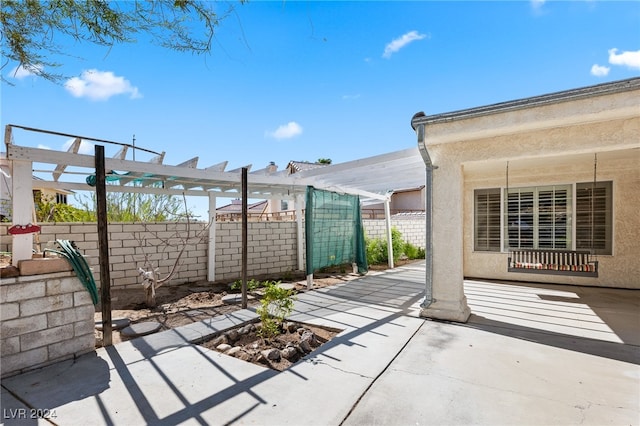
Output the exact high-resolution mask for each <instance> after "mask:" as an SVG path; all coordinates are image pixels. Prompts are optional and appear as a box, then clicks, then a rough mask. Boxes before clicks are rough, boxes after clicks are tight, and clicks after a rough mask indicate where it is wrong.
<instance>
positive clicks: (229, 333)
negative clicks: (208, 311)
mask: <svg viewBox="0 0 640 426" xmlns="http://www.w3.org/2000/svg"><path fill="white" fill-rule="evenodd" d="M225 334H226V336H227V338H228V339H229V340H230V341H231V342H235V341H236V340H238V330H229V331H227V332H226V333H225Z"/></svg>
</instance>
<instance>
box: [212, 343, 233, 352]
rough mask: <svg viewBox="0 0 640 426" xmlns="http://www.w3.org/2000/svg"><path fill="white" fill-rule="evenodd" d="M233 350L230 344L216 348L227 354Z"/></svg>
mask: <svg viewBox="0 0 640 426" xmlns="http://www.w3.org/2000/svg"><path fill="white" fill-rule="evenodd" d="M231 348H232V346H231V345H230V344H228V343H220V344H219V345H217V346H216V350H218V351H220V352H227V351H228V350H229V349H231Z"/></svg>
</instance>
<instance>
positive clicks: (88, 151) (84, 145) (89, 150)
mask: <svg viewBox="0 0 640 426" xmlns="http://www.w3.org/2000/svg"><path fill="white" fill-rule="evenodd" d="M73 141H75V139H69V140H68V141H66V142H65V143H64V145H62V149H63V150H65V151H68V150H69V148H70V147H71V145H72V144H73ZM78 154H85V155H93V154H95V145H94V144H93V143H91V142H88V141H85V140H84V139H83V140H81V141H80V148H78Z"/></svg>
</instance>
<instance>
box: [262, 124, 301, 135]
mask: <svg viewBox="0 0 640 426" xmlns="http://www.w3.org/2000/svg"><path fill="white" fill-rule="evenodd" d="M301 134H302V126H300V125H299V124H298V123H296V122H295V121H290V122H289V123H287V124H283V125H282V126H280V127H278V128H277V129H276V130H275V131H273V132H269V131H267V132H265V136H267V137H270V138H274V139H290V138H293V137H295V136H298V135H301Z"/></svg>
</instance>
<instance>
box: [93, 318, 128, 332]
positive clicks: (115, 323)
mask: <svg viewBox="0 0 640 426" xmlns="http://www.w3.org/2000/svg"><path fill="white" fill-rule="evenodd" d="M129 324H131V320H129V318H124V317H122V318H111V329H112V330H121V329H123V328H125V327H127V326H128V325H129ZM103 328H104V327H103V325H102V320H98V321H96V330H98V331H103V330H102V329H103Z"/></svg>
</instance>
